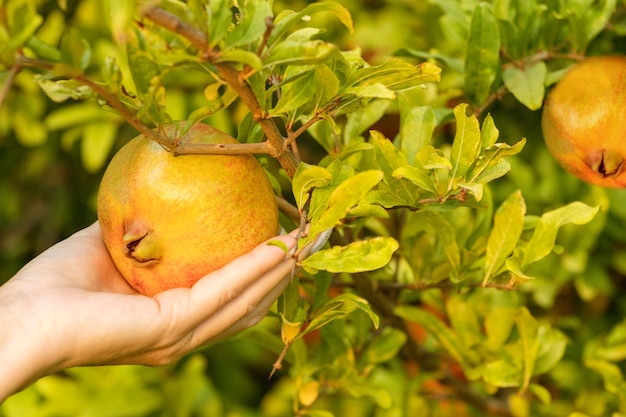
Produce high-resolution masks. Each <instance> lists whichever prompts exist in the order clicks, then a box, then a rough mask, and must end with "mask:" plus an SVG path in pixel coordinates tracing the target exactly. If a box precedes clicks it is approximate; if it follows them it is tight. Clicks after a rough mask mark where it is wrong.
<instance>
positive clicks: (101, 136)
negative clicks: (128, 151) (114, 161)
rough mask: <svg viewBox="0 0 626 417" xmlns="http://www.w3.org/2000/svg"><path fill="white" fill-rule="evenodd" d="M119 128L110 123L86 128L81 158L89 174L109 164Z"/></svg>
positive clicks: (101, 123) (93, 124) (95, 124)
mask: <svg viewBox="0 0 626 417" xmlns="http://www.w3.org/2000/svg"><path fill="white" fill-rule="evenodd" d="M117 128H118V127H117V125H115V124H113V123H111V122H110V121H105V122H100V123H90V124H88V125H86V126H85V127H84V129H83V139H82V141H81V147H80V156H81V160H82V162H83V166H84V167H85V170H86V171H87V172H90V173H96V172H98V171H100V169H102V167H103V166H104V164H105V163H106V162H107V160H108V157H109V153H110V152H111V149H112V148H113V144H114V143H115V138H116V137H117Z"/></svg>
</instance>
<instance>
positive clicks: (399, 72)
mask: <svg viewBox="0 0 626 417" xmlns="http://www.w3.org/2000/svg"><path fill="white" fill-rule="evenodd" d="M440 77H441V68H439V67H438V66H437V65H435V64H432V63H429V62H425V63H422V64H419V65H413V64H411V63H409V62H407V61H404V60H401V59H398V58H390V59H388V60H387V61H385V62H383V63H382V64H380V65H377V66H373V67H364V68H361V69H359V70H357V71H355V72H354V74H352V76H350V78H349V79H348V80H347V81H346V88H350V87H357V86H368V85H373V84H382V85H384V86H385V87H387V88H389V89H391V90H393V91H399V90H404V89H408V88H413V87H417V86H419V85H423V84H425V83H428V82H437V81H439V79H440Z"/></svg>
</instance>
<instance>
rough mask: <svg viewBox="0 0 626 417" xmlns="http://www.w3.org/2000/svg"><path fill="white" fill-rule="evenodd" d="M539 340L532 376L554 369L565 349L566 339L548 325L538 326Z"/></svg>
mask: <svg viewBox="0 0 626 417" xmlns="http://www.w3.org/2000/svg"><path fill="white" fill-rule="evenodd" d="M537 339H538V340H539V350H538V352H537V360H536V362H535V367H534V370H533V374H534V375H539V374H543V373H546V372H548V371H550V370H551V369H552V368H554V367H555V366H556V365H557V364H558V363H559V361H560V360H561V359H562V358H563V355H564V354H565V349H566V348H567V343H568V339H567V337H566V336H565V335H564V334H563V333H562V332H560V331H559V330H557V329H554V328H552V327H551V326H550V325H549V324H544V323H542V324H540V325H539V328H538V330H537Z"/></svg>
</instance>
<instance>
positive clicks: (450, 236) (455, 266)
mask: <svg viewBox="0 0 626 417" xmlns="http://www.w3.org/2000/svg"><path fill="white" fill-rule="evenodd" d="M417 216H418V217H423V218H424V221H425V222H426V224H428V225H430V226H431V227H432V230H433V232H434V233H435V234H436V235H437V237H438V238H439V242H440V244H441V246H442V248H443V251H444V252H445V254H446V257H447V259H448V262H449V263H450V269H451V271H450V280H451V281H452V282H460V281H461V280H462V279H463V277H462V274H461V250H460V248H459V244H458V242H457V240H456V231H455V229H454V227H452V225H451V224H450V222H448V220H446V218H445V217H443V216H442V215H441V214H439V213H435V212H432V211H423V212H420V213H417Z"/></svg>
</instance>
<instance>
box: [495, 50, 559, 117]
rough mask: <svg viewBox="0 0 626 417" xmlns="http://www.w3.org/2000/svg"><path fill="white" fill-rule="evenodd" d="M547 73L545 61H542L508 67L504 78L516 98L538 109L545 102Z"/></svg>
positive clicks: (530, 107) (531, 107)
mask: <svg viewBox="0 0 626 417" xmlns="http://www.w3.org/2000/svg"><path fill="white" fill-rule="evenodd" d="M547 73H548V69H547V67H546V64H545V62H543V61H540V62H537V63H535V64H532V65H529V66H526V67H524V68H518V67H509V68H507V69H505V70H504V71H503V73H502V80H503V81H504V85H505V86H506V88H508V89H509V91H510V92H511V93H513V95H514V96H515V98H516V99H518V100H519V101H520V102H521V103H522V104H523V105H525V106H526V107H528V108H529V109H530V110H537V109H539V108H541V106H542V104H543V97H544V94H545V82H546V76H547Z"/></svg>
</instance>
